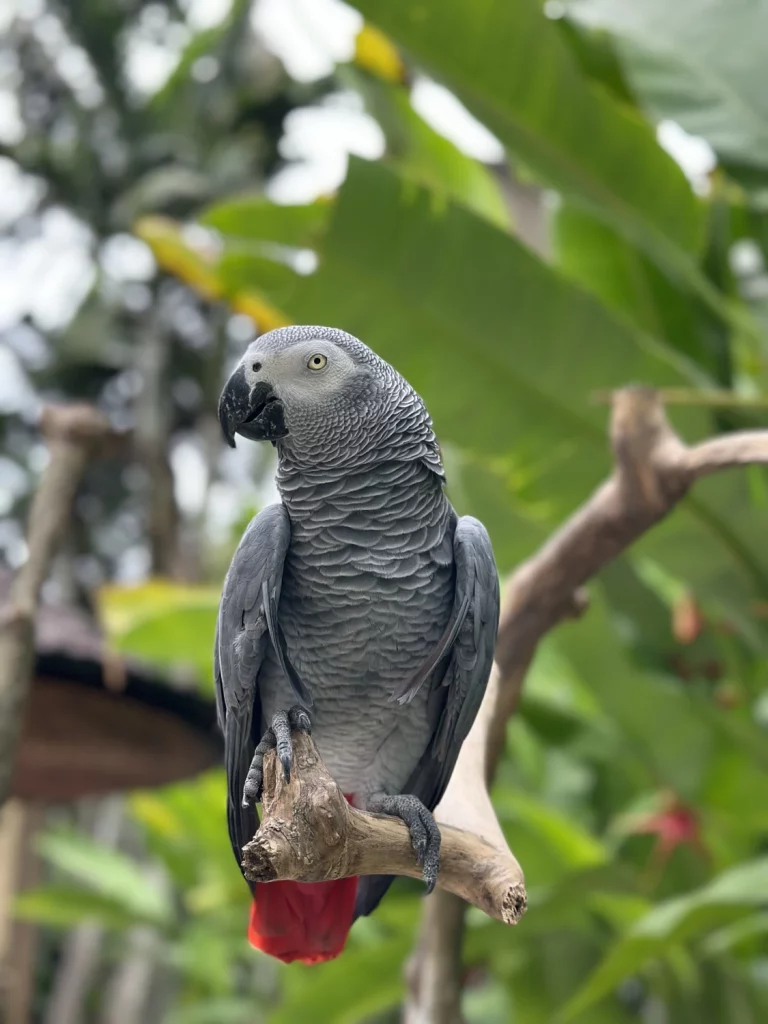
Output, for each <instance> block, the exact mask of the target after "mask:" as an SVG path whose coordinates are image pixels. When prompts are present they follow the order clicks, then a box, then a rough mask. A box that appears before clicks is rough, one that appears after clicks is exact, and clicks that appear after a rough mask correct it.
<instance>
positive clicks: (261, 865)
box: [243, 733, 525, 924]
mask: <svg viewBox="0 0 768 1024" xmlns="http://www.w3.org/2000/svg"><path fill="white" fill-rule="evenodd" d="M293 750H294V769H293V771H292V772H291V779H290V782H286V781H285V779H284V777H283V772H282V766H281V765H280V762H279V761H278V760H277V756H276V755H275V752H274V751H270V753H269V754H268V755H267V757H266V758H265V759H264V799H263V804H262V806H263V810H264V817H263V820H262V823H261V826H260V828H259V830H258V832H257V833H256V835H255V836H254V838H253V839H252V840H251V842H250V843H248V845H247V846H246V847H245V849H244V850H243V867H244V869H245V872H246V876H247V877H248V878H249V879H250V880H251V881H254V882H272V881H275V880H276V879H295V880H297V881H303V882H319V881H324V880H327V879H331V878H348V877H353V876H357V875H382V874H383V875H409V876H410V877H411V878H420V877H421V868H420V867H419V865H418V864H417V863H416V857H415V855H414V852H413V848H412V847H411V841H410V837H409V834H408V829H407V828H406V826H405V825H404V824H403V822H402V821H399V820H397V819H396V818H391V817H388V816H386V815H376V814H368V813H366V812H365V811H359V810H357V809H356V808H354V807H351V806H350V805H349V804H348V803H347V801H346V800H345V798H344V795H343V793H342V792H341V790H340V789H339V787H338V786H337V785H336V783H335V782H334V780H333V778H332V777H331V775H330V773H329V771H328V769H327V768H326V767H325V765H324V764H323V762H322V760H321V759H320V756H319V755H318V753H317V748H316V747H315V744H314V743H313V741H312V738H311V737H310V736H308V735H306V734H303V733H302V734H297V735H295V736H294V737H293ZM278 768H279V769H280V770H278ZM441 833H442V847H441V854H440V876H439V879H438V885H439V886H440V887H441V888H442V889H445V890H446V891H448V892H452V893H455V894H456V895H457V896H461V898H462V899H464V900H467V901H468V902H470V903H474V904H475V906H478V907H480V908H481V910H484V911H485V913H486V914H488V915H490V916H491V917H495V918H497V919H498V920H499V921H503V922H504V923H505V924H515V923H516V922H517V921H518V919H519V918H520V915H521V914H522V913H523V911H524V909H525V889H524V887H523V873H522V871H521V869H520V865H519V864H518V863H517V861H516V860H515V859H514V857H513V856H512V854H511V853H509V851H508V850H506V849H501V850H500V849H499V848H497V847H496V846H493V845H491V844H490V843H488V842H487V841H486V840H485V839H482V838H480V837H479V836H477V835H474V834H473V833H471V832H465V831H462V830H460V829H457V828H452V827H450V826H442V827H441Z"/></svg>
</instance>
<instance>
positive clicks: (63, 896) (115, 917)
mask: <svg viewBox="0 0 768 1024" xmlns="http://www.w3.org/2000/svg"><path fill="white" fill-rule="evenodd" d="M14 912H15V914H16V915H17V916H18V917H20V918H22V919H23V920H25V921H34V923H35V924H42V925H46V926H47V927H49V928H74V927H76V926H77V925H79V924H83V923H84V922H87V921H95V922H98V924H100V925H102V926H103V927H105V928H116V929H123V928H130V927H133V926H135V925H137V924H142V923H147V921H150V922H151V923H153V924H154V923H157V922H156V919H155V918H154V917H152V916H150V917H149V918H147V917H146V916H145V915H143V914H141V913H134V912H131V911H129V910H128V909H127V908H126V907H125V905H124V903H123V902H122V901H121V900H116V899H112V898H110V897H109V896H106V895H102V894H101V893H98V892H91V891H89V890H88V889H79V888H75V887H73V886H66V885H46V886H42V887H41V888H39V889H27V890H26V891H25V892H22V893H20V894H19V895H18V896H17V897H16V900H15V902H14Z"/></svg>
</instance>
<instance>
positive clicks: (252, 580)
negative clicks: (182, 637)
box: [213, 504, 291, 865]
mask: <svg viewBox="0 0 768 1024" xmlns="http://www.w3.org/2000/svg"><path fill="white" fill-rule="evenodd" d="M290 539H291V524H290V519H289V518H288V513H287V511H286V509H285V506H284V505H282V504H275V505H269V506H267V508H265V509H263V511H261V512H260V513H259V514H258V515H257V516H255V517H254V518H253V519H252V520H251V522H250V524H249V525H248V528H247V529H246V531H245V533H244V534H243V538H242V540H241V541H240V544H239V545H238V548H237V551H236V552H235V554H234V557H233V559H232V563H231V565H230V567H229V571H228V573H227V576H226V579H225V581H224V589H223V592H222V597H221V604H220V605H219V616H218V621H217V624H216V640H215V645H214V658H213V660H214V677H215V682H216V707H217V712H218V719H219V726H220V728H221V730H222V732H223V734H224V759H225V767H226V772H227V827H228V829H229V838H230V842H231V843H232V850H233V852H234V854H235V859H236V860H237V863H238V865H239V864H240V860H241V856H242V849H243V846H245V844H246V843H247V842H249V841H250V839H251V838H252V837H253V835H254V833H255V831H256V829H257V828H258V825H259V816H258V813H257V811H256V809H255V808H254V807H248V808H244V807H243V806H242V795H243V786H244V785H245V779H246V776H247V774H248V769H249V768H250V765H251V758H252V757H253V751H254V749H255V747H256V743H257V742H258V737H255V736H254V732H256V733H258V730H259V728H260V720H261V702H260V700H259V672H260V670H261V666H262V663H263V661H264V656H265V654H266V648H267V643H268V641H269V639H270V622H273V623H274V624H275V627H276V621H277V612H276V609H277V606H278V603H279V601H280V588H281V584H282V578H283V564H284V562H285V555H286V552H287V550H288V545H289V543H290ZM274 631H275V630H273V631H272V632H273V641H276V639H277V638H276V637H275V636H274Z"/></svg>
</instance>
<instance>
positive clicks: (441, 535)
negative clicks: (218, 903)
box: [215, 327, 499, 963]
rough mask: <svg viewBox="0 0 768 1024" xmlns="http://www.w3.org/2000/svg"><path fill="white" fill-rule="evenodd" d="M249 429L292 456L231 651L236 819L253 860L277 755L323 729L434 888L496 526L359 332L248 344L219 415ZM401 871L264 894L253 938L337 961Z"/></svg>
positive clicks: (290, 955)
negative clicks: (445, 798) (446, 465)
mask: <svg viewBox="0 0 768 1024" xmlns="http://www.w3.org/2000/svg"><path fill="white" fill-rule="evenodd" d="M219 417H220V420H221V425H222V428H223V431H224V434H225V436H226V438H227V441H228V442H229V444H230V445H232V446H233V447H234V443H235V441H234V438H235V434H240V435H241V436H243V437H245V438H249V439H252V440H267V441H271V442H272V444H273V445H274V446H275V447H276V448H277V454H278V468H277V486H278V490H279V493H280V496H281V498H282V501H281V502H280V503H278V504H275V505H270V506H268V507H267V508H265V509H264V510H263V511H262V512H260V513H259V514H258V515H257V516H256V517H255V518H254V519H253V520H252V521H251V523H250V525H249V526H248V528H247V530H246V532H245V534H244V536H243V538H242V540H241V542H240V545H239V547H238V548H237V551H236V553H235V555H234V558H233V560H232V564H231V566H230V568H229V572H228V573H227V577H226V580H225V583H224V590H223V595H222V599H221V606H220V609H219V616H218V625H217V631H216V642H215V676H216V695H217V705H218V715H219V723H220V725H221V728H222V730H223V733H224V741H225V758H226V771H227V780H228V797H227V818H228V827H229V835H230V840H231V842H232V848H233V850H234V853H235V857H236V859H237V862H238V864H239V863H240V860H241V851H242V848H243V846H244V845H245V844H246V843H247V842H248V841H249V840H250V839H251V838H252V836H253V835H254V832H255V831H256V829H257V827H258V815H257V812H256V810H255V808H254V803H255V802H256V801H257V800H258V799H259V797H260V791H261V783H262V762H263V758H264V754H265V753H266V751H267V750H269V749H271V748H274V747H275V746H276V747H277V753H278V756H279V757H280V759H281V761H282V763H283V768H284V771H285V772H286V775H288V774H289V772H290V767H291V759H292V748H291V740H290V732H291V730H292V729H294V730H295V729H307V730H308V729H309V728H310V726H311V729H312V735H313V738H314V740H315V743H316V744H317V748H318V750H319V752H320V755H321V756H322V758H323V760H324V761H325V763H326V765H327V766H328V769H329V770H330V772H331V774H332V775H333V777H334V778H335V780H336V782H337V783H338V785H339V786H340V787H341V789H342V791H343V792H344V794H345V795H346V797H347V799H348V800H349V801H350V802H351V803H353V804H354V805H355V806H358V807H361V808H364V809H367V810H370V811H376V812H379V813H384V814H391V815H396V816H397V817H399V818H401V819H402V820H403V821H404V822H405V823H406V824H407V826H408V828H409V830H410V835H411V841H412V844H413V846H414V849H415V851H416V853H417V856H418V858H419V862H420V863H421V864H422V867H423V875H424V879H425V881H426V883H427V888H428V890H429V891H431V889H432V888H433V887H434V885H435V881H436V878H437V872H438V866H439V850H440V833H439V831H438V829H437V827H436V825H435V822H434V818H433V817H432V814H431V811H432V810H433V809H434V808H435V807H436V805H437V803H438V802H439V800H440V798H441V796H442V795H443V793H444V791H445V788H446V786H447V784H448V780H449V779H450V776H451V772H452V771H453V768H454V765H455V763H456V759H457V757H458V754H459V749H460V747H461V744H462V742H463V741H464V739H465V737H466V735H467V733H468V731H469V729H470V726H471V725H472V722H473V720H474V718H475V715H476V714H477V710H478V708H479V706H480V702H481V700H482V697H483V693H484V692H485V687H486V683H487V681H488V675H489V673H490V669H491V663H492V660H493V648H494V642H495V639H496V630H497V626H498V617H499V586H498V577H497V573H496V567H495V563H494V558H493V552H492V549H491V543H490V540H489V538H488V534H487V533H486V531H485V528H484V527H483V526H482V524H481V523H479V522H478V521H477V520H476V519H473V518H471V517H470V516H463V517H461V518H460V517H459V516H457V514H456V512H455V511H454V509H453V508H452V507H451V505H450V503H449V502H448V500H447V498H446V497H445V494H444V491H443V486H444V482H445V481H444V473H443V466H442V462H441V458H440V449H439V447H438V444H437V441H436V439H435V435H434V433H433V430H432V422H431V420H430V417H429V415H428V413H427V410H426V408H425V407H424V403H423V402H422V400H421V398H420V397H419V396H418V395H417V394H416V392H415V391H414V390H413V388H412V387H411V386H410V385H409V384H408V383H407V381H405V380H404V379H403V378H402V377H401V376H400V375H399V374H398V373H397V372H396V371H395V370H394V369H393V368H392V367H391V366H390V365H389V364H388V363H386V362H384V360H383V359H380V358H379V357H378V356H377V355H376V354H375V353H374V352H373V351H371V349H369V348H368V347H367V346H366V345H364V344H363V343H362V342H360V341H358V340H357V339H356V338H354V337H352V336H351V335H349V334H346V333H345V332H344V331H341V330H336V329H333V328H329V327H284V328H280V329H278V330H274V331H270V332H269V333H268V334H264V335H262V336H261V337H260V338H258V339H257V340H256V341H254V342H252V343H251V345H250V346H249V348H248V350H247V351H246V353H245V355H244V357H243V359H242V360H241V361H240V363H239V365H238V366H237V368H236V370H235V371H234V373H233V374H232V376H231V377H230V379H229V381H228V382H227V384H226V386H225V388H224V391H223V393H222V396H221V400H220V403H219ZM391 882H392V879H391V878H389V877H383V876H382V877H379V876H370V877H364V878H360V879H344V880H342V881H332V882H316V883H297V882H271V883H269V884H265V885H258V886H253V887H252V888H253V890H254V899H253V904H252V908H251V917H250V924H249V932H248V934H249V939H250V941H251V943H252V944H253V945H254V946H256V947H257V948H259V949H262V950H264V951H265V952H268V953H271V954H272V955H274V956H277V957H279V958H280V959H282V960H284V961H286V962H291V961H292V960H303V961H304V962H308V963H314V962H318V961H322V960H328V959H331V958H332V957H334V956H337V955H338V953H340V952H341V950H342V948H343V946H344V943H345V941H346V937H347V934H348V932H349V929H350V927H351V924H352V922H353V920H354V919H355V917H357V916H359V915H361V914H368V913H370V912H371V911H372V910H373V909H374V908H375V907H376V906H377V904H378V903H379V901H380V900H381V898H382V896H383V895H384V893H385V892H386V890H387V887H388V886H389V885H390V883H391Z"/></svg>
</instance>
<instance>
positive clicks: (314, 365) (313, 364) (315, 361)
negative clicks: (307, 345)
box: [307, 352, 328, 370]
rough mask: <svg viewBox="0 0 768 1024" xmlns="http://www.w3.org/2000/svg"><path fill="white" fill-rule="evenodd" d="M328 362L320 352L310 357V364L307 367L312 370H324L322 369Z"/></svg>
mask: <svg viewBox="0 0 768 1024" xmlns="http://www.w3.org/2000/svg"><path fill="white" fill-rule="evenodd" d="M327 362H328V359H327V358H326V357H325V356H324V355H322V353H320V352H318V353H317V354H316V355H314V356H310V357H309V362H308V363H307V366H308V367H309V368H310V370H322V368H323V367H324V366H325V365H326V363H327Z"/></svg>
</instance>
